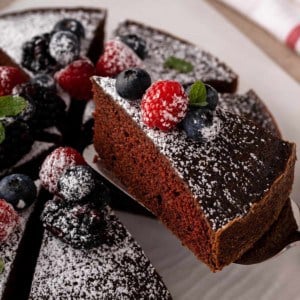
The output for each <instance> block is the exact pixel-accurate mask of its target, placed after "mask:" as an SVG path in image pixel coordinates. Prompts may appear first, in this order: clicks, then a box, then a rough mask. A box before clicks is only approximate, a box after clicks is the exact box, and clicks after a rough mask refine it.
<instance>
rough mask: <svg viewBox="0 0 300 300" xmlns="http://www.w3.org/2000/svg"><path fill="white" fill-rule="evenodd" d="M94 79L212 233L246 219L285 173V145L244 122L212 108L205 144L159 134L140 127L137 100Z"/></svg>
mask: <svg viewBox="0 0 300 300" xmlns="http://www.w3.org/2000/svg"><path fill="white" fill-rule="evenodd" d="M94 81H95V82H96V83H97V84H98V85H99V86H100V87H101V88H102V89H103V90H104V91H105V93H106V94H107V95H109V96H110V97H111V99H113V101H115V102H116V103H117V104H118V105H119V106H121V107H122V108H123V109H124V110H125V111H126V113H127V114H128V115H129V116H130V117H131V118H132V119H133V120H134V121H135V122H136V124H137V125H138V126H139V127H140V128H141V129H142V130H143V131H144V132H145V134H146V135H147V136H148V137H149V138H150V139H151V140H152V141H153V143H154V144H155V145H156V147H157V149H158V150H159V152H160V153H162V154H163V155H164V156H165V157H166V158H167V159H168V160H169V162H170V163H171V165H172V166H173V168H174V169H175V171H176V172H177V174H178V175H179V177H181V178H182V179H184V181H185V182H186V184H187V185H188V187H189V188H190V190H191V192H192V193H193V195H194V196H195V198H196V199H197V200H198V201H199V204H200V206H201V208H202V210H203V212H204V214H205V216H206V217H207V219H208V220H209V222H210V224H211V227H212V229H213V230H218V229H220V228H222V227H223V226H225V225H226V224H228V222H230V221H231V220H233V219H235V218H238V217H243V216H244V215H246V214H247V213H248V212H249V210H250V208H251V206H252V204H253V203H255V202H257V201H259V200H260V199H261V198H262V197H263V196H264V195H265V194H266V193H267V192H268V190H269V189H270V187H271V185H272V184H273V181H274V180H275V179H276V178H277V177H278V176H279V175H280V174H281V173H282V172H283V171H284V169H285V166H286V162H287V160H288V157H289V155H290V151H291V149H290V145H289V144H288V143H286V142H283V141H281V140H279V139H277V138H275V137H273V136H272V135H269V134H268V133H266V132H265V131H264V130H263V129H261V128H260V127H257V126H256V125H255V124H254V123H252V122H250V121H248V120H246V119H243V118H241V117H239V116H237V115H234V114H232V113H230V112H228V111H224V110H221V109H217V111H216V113H215V116H214V124H213V126H212V127H211V128H207V129H206V132H205V135H206V138H207V142H197V141H192V140H190V139H188V138H187V136H186V134H185V132H184V131H183V130H180V129H174V130H172V131H169V132H163V131H161V130H155V129H150V128H148V127H147V126H146V125H144V123H143V122H142V120H141V111H140V105H139V102H138V101H135V102H133V101H131V102H129V101H127V100H125V99H123V98H122V97H120V96H119V95H118V94H117V92H116V89H115V79H110V78H102V77H94ZM270 157H271V159H270Z"/></svg>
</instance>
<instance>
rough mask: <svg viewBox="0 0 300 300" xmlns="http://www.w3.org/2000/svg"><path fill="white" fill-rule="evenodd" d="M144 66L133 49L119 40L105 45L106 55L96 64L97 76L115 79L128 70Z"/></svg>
mask: <svg viewBox="0 0 300 300" xmlns="http://www.w3.org/2000/svg"><path fill="white" fill-rule="evenodd" d="M142 65H143V63H142V61H141V59H140V58H139V57H138V56H137V55H136V54H135V52H134V51H133V50H132V49H130V48H129V47H128V46H127V45H125V44H124V43H122V42H121V41H119V40H111V41H108V42H106V43H105V45H104V53H103V54H102V55H101V56H100V58H99V60H98V62H97V64H96V74H97V75H99V76H108V77H114V76H116V75H118V74H119V73H121V72H122V71H124V70H126V69H129V68H134V67H142Z"/></svg>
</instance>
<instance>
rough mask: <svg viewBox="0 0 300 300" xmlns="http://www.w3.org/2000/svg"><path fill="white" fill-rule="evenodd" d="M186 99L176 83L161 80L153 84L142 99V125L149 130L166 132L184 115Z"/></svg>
mask: <svg viewBox="0 0 300 300" xmlns="http://www.w3.org/2000/svg"><path fill="white" fill-rule="evenodd" d="M187 108H188V97H187V95H186V93H185V92H184V89H183V87H182V86H181V84H180V83H178V82H177V81H171V80H161V81H157V82H155V83H153V84H152V85H151V86H150V87H149V88H148V89H147V91H146V93H145V94H144V96H143V98H142V102H141V110H142V119H143V121H144V123H145V124H146V125H147V126H149V127H150V128H159V129H161V130H164V131H168V130H170V129H172V128H173V127H175V126H176V125H177V124H178V123H179V122H180V121H181V120H182V119H183V118H184V117H185V115H186V112H187Z"/></svg>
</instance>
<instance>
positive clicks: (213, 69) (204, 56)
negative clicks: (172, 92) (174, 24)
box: [114, 21, 237, 85]
mask: <svg viewBox="0 0 300 300" xmlns="http://www.w3.org/2000/svg"><path fill="white" fill-rule="evenodd" d="M126 34H136V35H138V36H140V37H141V38H143V39H144V40H145V41H146V47H147V52H148V55H147V56H146V58H145V59H144V60H143V63H144V64H145V66H146V69H147V71H148V72H149V73H150V74H151V78H152V80H153V81H156V80H159V79H170V80H171V79H176V80H178V81H179V82H181V83H182V84H183V85H185V84H190V83H193V82H194V81H195V78H196V79H199V80H203V81H212V80H220V81H225V82H232V81H234V80H235V79H236V78H237V75H236V74H235V73H234V72H233V71H232V70H231V69H230V68H228V67H227V66H226V65H225V64H223V63H221V62H220V61H219V60H218V59H217V58H216V57H214V56H212V55H211V54H209V53H208V52H206V51H203V50H202V49H200V48H198V47H196V46H194V45H192V44H189V43H186V42H183V41H181V40H180V39H178V38H175V37H173V36H171V35H169V34H167V33H164V32H161V31H159V30H157V29H154V28H151V27H149V26H144V25H142V24H138V23H136V22H132V21H125V22H123V23H121V24H120V25H119V26H118V28H117V29H116V31H115V33H114V35H115V36H121V35H126ZM170 56H175V57H178V58H180V59H183V60H186V61H188V62H190V63H191V64H192V65H193V67H194V69H193V71H192V72H189V73H178V72H177V71H176V70H172V69H167V68H164V62H165V61H166V59H167V58H169V57H170Z"/></svg>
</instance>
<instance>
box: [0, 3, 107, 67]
mask: <svg viewBox="0 0 300 300" xmlns="http://www.w3.org/2000/svg"><path fill="white" fill-rule="evenodd" d="M64 18H74V19H76V20H79V21H80V22H81V23H82V24H83V26H84V28H85V37H84V38H83V39H82V41H81V55H83V56H88V57H89V58H91V60H92V61H95V60H96V59H97V58H98V57H99V55H100V53H101V52H102V45H103V39H104V26H105V19H106V11H105V10H103V9H90V8H83V7H74V8H40V9H29V10H23V11H19V12H13V13H7V14H2V15H0V35H1V37H2V38H1V41H0V48H1V49H2V50H4V51H5V52H6V54H7V55H8V56H9V57H11V58H12V59H13V60H14V61H15V62H16V63H17V64H18V65H21V57H22V46H23V44H24V43H25V42H27V41H28V40H30V39H31V38H32V37H34V36H36V35H40V34H43V33H46V32H50V31H52V29H53V26H54V24H55V23H57V22H58V21H59V20H62V19H64ZM0 56H1V55H0ZM0 61H1V59H0Z"/></svg>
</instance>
